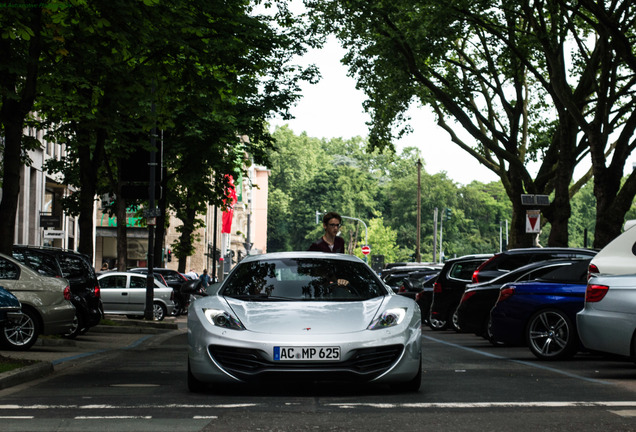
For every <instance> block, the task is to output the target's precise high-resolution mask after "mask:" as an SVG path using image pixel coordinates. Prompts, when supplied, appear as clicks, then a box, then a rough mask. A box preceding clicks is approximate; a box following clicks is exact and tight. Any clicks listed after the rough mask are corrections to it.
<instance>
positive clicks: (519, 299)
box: [490, 259, 590, 360]
mask: <svg viewBox="0 0 636 432" xmlns="http://www.w3.org/2000/svg"><path fill="white" fill-rule="evenodd" d="M589 262H590V260H589V259H585V260H577V261H574V262H572V264H570V265H567V266H564V267H560V268H558V269H557V270H554V271H552V272H550V273H547V274H545V275H544V276H542V277H541V278H539V279H537V280H535V281H532V282H521V283H509V284H506V285H504V286H502V287H501V291H500V293H499V299H498V300H497V304H496V305H495V307H494V308H493V309H492V311H491V312H490V314H491V334H492V337H493V339H494V340H496V341H497V342H501V343H504V344H509V345H523V344H526V345H527V346H528V348H530V351H531V352H532V354H534V355H535V356H536V357H538V358H539V359H542V360H562V359H566V358H569V357H572V356H573V355H574V354H576V352H577V351H578V350H579V348H580V346H581V345H580V341H579V337H578V334H577V329H576V314H577V312H579V311H580V310H581V309H583V306H584V304H585V290H586V288H587V268H588V265H589Z"/></svg>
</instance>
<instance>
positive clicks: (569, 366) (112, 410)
mask: <svg viewBox="0 0 636 432" xmlns="http://www.w3.org/2000/svg"><path fill="white" fill-rule="evenodd" d="M89 335H90V333H89ZM87 336H88V335H87ZM93 337H94V338H97V336H96V335H93ZM185 345H186V335H185V330H183V329H181V330H174V331H171V332H167V333H163V334H161V335H155V336H152V337H150V338H147V339H144V340H143V341H142V342H141V343H138V344H135V343H132V344H126V345H125V346H122V347H120V348H118V349H111V350H108V351H104V352H103V353H100V354H98V355H93V356H89V357H86V358H83V359H81V360H73V361H72V364H71V365H67V366H66V367H64V368H63V369H61V370H57V369H56V372H55V373H54V374H53V375H51V376H49V377H47V378H44V379H41V380H38V381H34V382H31V383H28V384H24V385H21V386H18V387H13V388H11V389H7V390H3V391H0V422H1V424H2V426H1V428H0V429H1V430H2V431H4V432H8V431H53V430H55V431H82V432H84V431H87V430H99V431H100V432H109V431H170V432H177V431H299V430H300V431H302V430H311V431H363V430H364V431H370V430H400V431H411V430H413V431H429V430H430V431H436V432H443V431H453V432H457V431H484V430H489V431H511V430H514V431H515V432H524V431H577V432H586V431H594V432H597V431H636V386H635V384H634V383H635V378H636V366H635V365H633V364H632V363H631V362H629V361H627V360H624V359H618V358H607V357H603V356H599V355H592V354H580V355H578V356H577V357H576V358H575V359H573V360H570V361H566V362H556V363H554V362H550V363H546V362H541V361H539V360H536V359H535V358H534V357H533V356H532V354H530V352H529V351H528V349H527V348H524V347H513V348H509V347H505V348H502V347H493V346H491V345H490V344H489V343H488V342H486V341H484V340H482V339H479V338H477V337H475V336H473V335H467V334H456V333H453V332H450V331H447V332H432V331H430V330H428V329H425V330H424V335H423V346H424V363H423V372H424V373H423V379H422V388H421V390H420V391H419V392H418V393H396V392H393V391H391V390H389V389H388V388H385V387H378V386H359V385H350V384H344V383H277V384H276V385H269V386H259V387H254V386H236V387H225V388H211V389H210V391H209V392H207V393H204V394H191V393H189V392H188V390H187V387H186V382H185V377H186V346H185Z"/></svg>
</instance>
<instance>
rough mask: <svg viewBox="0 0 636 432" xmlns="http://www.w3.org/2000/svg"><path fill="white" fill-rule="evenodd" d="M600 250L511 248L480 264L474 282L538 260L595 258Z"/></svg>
mask: <svg viewBox="0 0 636 432" xmlns="http://www.w3.org/2000/svg"><path fill="white" fill-rule="evenodd" d="M597 253H598V251H596V250H593V249H583V248H567V247H566V248H560V247H546V248H519V249H510V250H507V251H504V252H501V253H498V254H495V255H494V256H493V257H492V258H490V259H489V260H488V261H486V262H485V263H483V264H482V265H480V266H479V268H477V269H476V270H475V272H474V273H473V277H472V282H473V283H479V282H486V281H489V280H492V279H494V278H496V277H497V276H500V275H502V274H504V273H508V272H509V271H511V270H514V269H518V268H519V267H523V266H524V265H526V264H530V263H533V262H537V261H545V260H552V259H576V258H579V259H590V258H593V257H594V256H595V255H596V254H597Z"/></svg>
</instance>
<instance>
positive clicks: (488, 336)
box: [484, 315, 505, 347]
mask: <svg viewBox="0 0 636 432" xmlns="http://www.w3.org/2000/svg"><path fill="white" fill-rule="evenodd" d="M484 337H485V338H486V339H488V342H490V343H491V344H492V346H496V347H499V346H504V345H505V344H504V343H503V342H499V341H498V340H497V339H495V337H494V336H493V334H492V320H491V318H490V315H488V321H487V322H486V333H485V334H484Z"/></svg>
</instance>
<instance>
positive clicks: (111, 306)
mask: <svg viewBox="0 0 636 432" xmlns="http://www.w3.org/2000/svg"><path fill="white" fill-rule="evenodd" d="M99 286H100V288H101V290H100V294H101V298H102V305H103V307H104V313H118V314H122V313H123V314H125V313H128V291H129V290H128V281H127V277H126V275H109V276H104V277H103V278H101V279H100V280H99Z"/></svg>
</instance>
